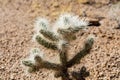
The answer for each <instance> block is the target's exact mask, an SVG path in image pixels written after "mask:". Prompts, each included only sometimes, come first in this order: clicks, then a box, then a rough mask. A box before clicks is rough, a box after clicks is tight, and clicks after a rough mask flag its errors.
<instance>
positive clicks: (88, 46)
mask: <svg viewBox="0 0 120 80" xmlns="http://www.w3.org/2000/svg"><path fill="white" fill-rule="evenodd" d="M93 42H94V40H93V38H90V39H88V40H87V41H86V42H85V46H84V48H83V50H81V51H80V52H79V53H77V54H76V55H75V56H74V57H73V58H72V59H71V60H70V61H68V63H67V67H71V66H73V65H74V64H76V63H77V62H78V61H80V60H81V58H83V57H84V56H85V55H87V54H88V53H89V51H90V49H91V47H92V45H93Z"/></svg>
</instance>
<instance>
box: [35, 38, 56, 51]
mask: <svg viewBox="0 0 120 80" xmlns="http://www.w3.org/2000/svg"><path fill="white" fill-rule="evenodd" d="M36 41H37V42H38V43H39V44H41V45H43V46H44V47H47V48H51V49H53V50H56V49H57V46H56V45H55V44H54V43H51V42H48V41H46V40H45V39H42V37H40V36H37V37H36Z"/></svg>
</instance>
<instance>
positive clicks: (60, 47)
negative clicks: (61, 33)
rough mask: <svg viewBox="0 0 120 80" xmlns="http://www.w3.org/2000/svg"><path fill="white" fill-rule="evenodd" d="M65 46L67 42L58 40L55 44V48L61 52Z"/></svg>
mask: <svg viewBox="0 0 120 80" xmlns="http://www.w3.org/2000/svg"><path fill="white" fill-rule="evenodd" d="M66 44H67V41H65V40H59V41H58V42H57V48H58V49H60V50H63V48H64V47H65V45H66Z"/></svg>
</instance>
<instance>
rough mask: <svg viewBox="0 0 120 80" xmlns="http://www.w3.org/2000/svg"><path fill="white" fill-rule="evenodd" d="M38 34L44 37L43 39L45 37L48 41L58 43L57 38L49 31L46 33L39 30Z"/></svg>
mask: <svg viewBox="0 0 120 80" xmlns="http://www.w3.org/2000/svg"><path fill="white" fill-rule="evenodd" d="M40 33H41V34H42V35H43V36H44V37H46V38H47V39H49V40H51V41H58V37H57V36H55V35H54V34H53V33H52V32H50V31H48V30H47V31H46V30H43V29H42V30H40Z"/></svg>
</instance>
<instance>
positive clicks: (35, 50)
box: [28, 48, 43, 64]
mask: <svg viewBox="0 0 120 80" xmlns="http://www.w3.org/2000/svg"><path fill="white" fill-rule="evenodd" d="M35 56H39V57H40V58H43V52H42V51H40V49H38V48H32V49H31V50H30V55H29V57H28V60H30V61H31V62H32V63H33V64H35V59H34V58H35Z"/></svg>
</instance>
